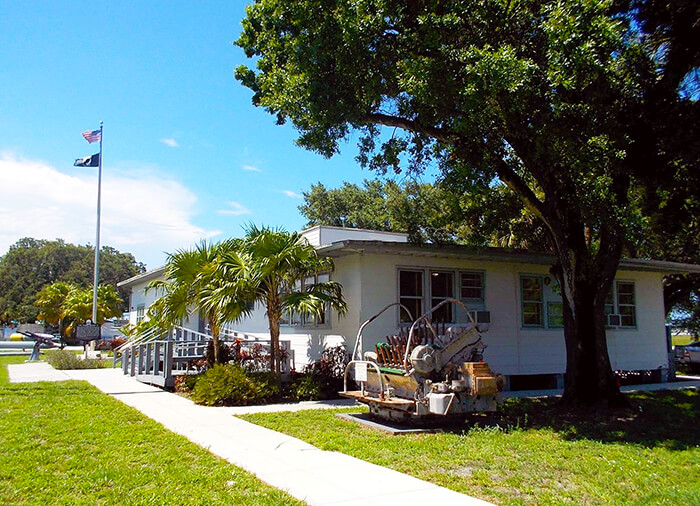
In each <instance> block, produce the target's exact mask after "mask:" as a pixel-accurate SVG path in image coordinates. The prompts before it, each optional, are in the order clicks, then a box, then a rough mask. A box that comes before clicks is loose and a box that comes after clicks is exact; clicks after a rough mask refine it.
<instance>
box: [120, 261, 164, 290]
mask: <svg viewBox="0 0 700 506" xmlns="http://www.w3.org/2000/svg"><path fill="white" fill-rule="evenodd" d="M164 272H165V265H161V266H160V267H156V268H155V269H151V270H150V271H146V272H142V273H141V274H137V275H136V276H133V277H131V278H129V279H125V280H124V281H120V282H119V283H117V287H119V288H131V287H132V286H134V285H137V284H139V283H146V282H148V281H152V280H154V279H158V278H160V277H162V276H163V273H164Z"/></svg>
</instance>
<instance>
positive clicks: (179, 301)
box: [148, 239, 250, 363]
mask: <svg viewBox="0 0 700 506" xmlns="http://www.w3.org/2000/svg"><path fill="white" fill-rule="evenodd" d="M238 243H239V241H237V240H235V239H233V240H228V241H223V242H220V243H208V242H206V241H203V242H201V243H200V244H198V245H197V246H195V247H194V248H192V249H183V250H179V251H177V252H175V253H173V254H170V255H168V261H167V264H166V267H165V275H164V276H165V280H156V281H153V282H151V283H150V284H149V285H148V289H149V290H157V291H158V292H157V293H159V294H160V297H158V299H156V301H155V302H154V303H153V304H152V305H151V307H150V308H149V310H148V312H149V322H150V323H149V325H158V326H160V327H161V328H167V327H169V326H171V325H177V324H179V323H180V322H181V321H182V320H183V319H185V318H188V317H189V316H191V315H192V314H200V315H204V316H205V317H206V318H207V320H208V323H209V327H210V332H211V334H212V337H213V341H214V355H213V357H212V358H213V361H214V362H217V363H220V362H221V361H222V360H221V358H220V357H219V356H218V351H219V349H220V346H219V334H220V332H221V325H223V324H224V323H225V322H228V321H235V320H237V319H238V318H240V317H242V316H244V315H246V314H248V313H249V312H250V309H249V306H248V299H247V298H246V294H243V293H241V291H240V290H237V289H236V288H237V285H236V284H235V283H234V284H233V288H231V289H229V290H228V291H226V292H223V291H222V290H221V289H222V287H224V286H232V284H231V283H230V279H227V278H225V277H224V274H225V271H224V269H222V268H221V267H220V264H221V262H222V260H223V258H224V256H225V255H226V254H228V253H230V252H232V251H233V250H234V249H235V248H236V247H237V245H238Z"/></svg>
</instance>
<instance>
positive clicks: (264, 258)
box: [211, 225, 347, 375]
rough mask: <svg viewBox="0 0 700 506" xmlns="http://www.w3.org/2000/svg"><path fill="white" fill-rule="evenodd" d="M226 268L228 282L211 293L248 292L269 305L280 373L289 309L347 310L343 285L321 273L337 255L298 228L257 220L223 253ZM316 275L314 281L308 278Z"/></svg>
mask: <svg viewBox="0 0 700 506" xmlns="http://www.w3.org/2000/svg"><path fill="white" fill-rule="evenodd" d="M220 269H221V273H222V275H223V277H224V278H225V279H226V280H228V283H227V284H224V285H222V286H221V287H220V289H218V290H216V291H214V292H213V293H212V294H211V297H212V298H215V299H219V298H227V297H230V298H237V297H243V299H244V300H247V301H249V302H252V303H260V304H261V305H262V306H263V307H264V308H265V311H266V314H267V319H268V324H269V329H270V348H271V350H270V351H271V353H270V361H271V366H272V367H271V368H272V370H273V371H274V372H275V373H276V374H278V375H279V374H280V373H281V358H282V357H281V353H280V344H279V337H280V323H281V320H282V318H283V316H284V315H285V314H289V313H294V312H295V313H298V314H302V315H315V316H317V317H320V316H321V315H324V316H325V317H328V315H327V314H326V312H327V311H328V309H329V308H333V309H334V310H335V311H336V312H337V313H338V314H340V315H343V314H345V312H346V311H347V306H346V303H345V300H344V299H343V295H342V287H341V285H340V284H339V283H337V282H335V281H323V282H317V279H316V276H317V275H318V274H320V273H330V272H331V271H332V270H333V261H332V260H331V259H330V258H327V257H319V256H318V254H317V253H316V250H315V249H314V247H313V246H311V245H310V244H309V243H308V241H307V240H306V239H305V238H304V237H303V236H301V235H300V234H298V233H296V232H292V233H290V232H286V231H285V230H281V229H271V228H268V227H257V226H255V225H251V226H250V227H249V228H248V229H247V231H246V234H245V236H244V237H243V239H242V240H241V242H240V243H239V245H238V247H237V248H235V249H232V250H231V251H229V252H227V253H226V254H225V255H223V256H222V260H221V262H220ZM310 279H313V280H314V281H313V282H311V283H305V281H306V280H310Z"/></svg>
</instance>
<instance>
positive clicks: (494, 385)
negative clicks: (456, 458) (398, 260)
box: [340, 299, 504, 422]
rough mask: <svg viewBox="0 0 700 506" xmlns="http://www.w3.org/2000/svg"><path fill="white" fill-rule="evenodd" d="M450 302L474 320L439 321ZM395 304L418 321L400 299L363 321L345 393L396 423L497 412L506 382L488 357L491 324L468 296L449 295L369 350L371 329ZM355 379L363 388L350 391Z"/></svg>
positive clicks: (346, 380) (344, 386)
mask: <svg viewBox="0 0 700 506" xmlns="http://www.w3.org/2000/svg"><path fill="white" fill-rule="evenodd" d="M446 304H455V305H458V306H461V307H462V308H463V309H464V312H465V314H466V315H468V319H469V322H468V323H465V324H446V323H440V322H433V321H432V317H433V315H434V314H435V313H436V312H438V310H440V308H441V307H443V306H444V305H446ZM394 306H399V307H400V308H401V309H400V310H402V311H405V312H406V313H407V314H408V315H409V320H412V315H411V314H410V311H409V310H408V309H407V308H406V307H405V306H403V305H402V304H400V303H398V302H396V303H393V304H389V305H388V306H386V307H385V308H383V309H382V310H381V311H379V312H378V313H377V314H376V315H374V316H372V317H371V318H369V319H368V320H367V321H365V322H364V323H363V324H362V325H361V326H360V329H359V330H358V333H357V338H356V340H355V346H354V349H353V352H352V355H351V357H350V358H351V360H350V362H349V363H348V365H347V366H346V368H345V375H344V378H343V391H342V392H340V395H341V396H343V397H348V398H351V399H355V400H356V401H358V402H360V403H363V404H367V405H368V406H369V409H370V413H372V414H374V415H376V416H379V417H380V418H383V419H386V420H390V421H394V422H420V421H428V420H433V421H434V420H443V421H445V420H448V419H449V420H463V419H464V418H466V416H467V415H469V414H471V413H482V412H493V411H495V410H496V408H497V403H498V402H499V401H500V392H501V390H502V389H503V385H504V381H503V377H502V376H501V375H499V374H494V373H493V372H492V371H491V370H490V368H489V366H488V364H487V363H485V362H484V361H483V352H484V349H485V348H486V345H485V344H484V342H483V340H482V333H483V332H486V331H487V330H488V324H485V323H477V322H476V321H475V320H474V317H473V315H472V313H471V312H470V311H469V310H468V308H467V307H466V306H465V305H464V303H463V302H462V301H460V300H457V299H446V300H443V301H442V302H440V303H439V304H437V305H436V306H435V307H433V308H432V309H431V310H430V311H428V312H427V313H425V314H423V315H422V316H420V317H419V318H418V319H416V320H415V321H413V323H412V324H411V325H410V327H404V328H401V329H400V330H399V332H398V334H397V335H393V336H387V338H386V342H382V343H378V344H376V345H375V347H374V350H365V351H364V352H363V351H362V348H363V333H364V330H365V328H366V327H367V326H368V325H369V324H370V323H372V322H373V321H374V320H376V319H377V318H378V317H379V316H380V315H381V314H383V313H384V312H385V311H387V310H388V309H389V308H391V307H394ZM350 378H352V379H353V380H354V381H355V384H356V385H357V387H358V389H357V390H348V380H349V379H350Z"/></svg>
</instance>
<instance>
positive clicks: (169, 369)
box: [163, 341, 174, 385]
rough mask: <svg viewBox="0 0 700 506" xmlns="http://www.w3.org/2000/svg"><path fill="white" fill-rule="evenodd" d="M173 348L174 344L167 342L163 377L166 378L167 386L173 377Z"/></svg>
mask: <svg viewBox="0 0 700 506" xmlns="http://www.w3.org/2000/svg"><path fill="white" fill-rule="evenodd" d="M173 347H174V343H173V342H172V341H167V342H166V343H165V357H163V376H164V377H165V384H166V385H167V384H168V382H169V381H170V378H171V376H172V375H173Z"/></svg>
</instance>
